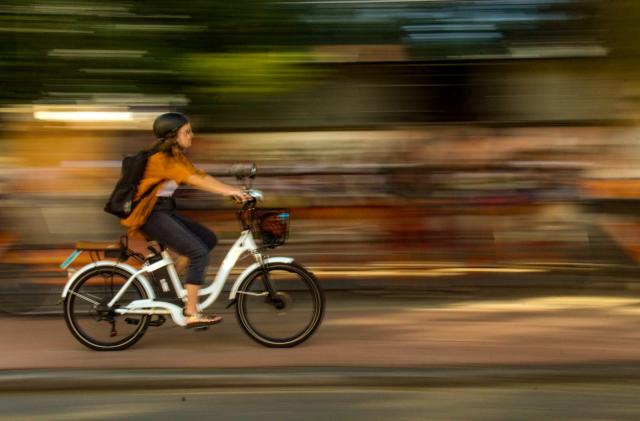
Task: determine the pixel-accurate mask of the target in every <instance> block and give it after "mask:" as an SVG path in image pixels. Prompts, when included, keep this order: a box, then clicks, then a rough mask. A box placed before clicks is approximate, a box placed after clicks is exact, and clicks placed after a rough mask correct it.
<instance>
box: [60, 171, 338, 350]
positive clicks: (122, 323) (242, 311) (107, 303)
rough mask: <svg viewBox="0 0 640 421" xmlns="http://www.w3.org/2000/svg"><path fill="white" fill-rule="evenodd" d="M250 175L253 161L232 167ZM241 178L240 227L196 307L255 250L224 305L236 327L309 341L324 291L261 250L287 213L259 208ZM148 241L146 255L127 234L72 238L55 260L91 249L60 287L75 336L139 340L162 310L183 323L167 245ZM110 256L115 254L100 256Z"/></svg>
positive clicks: (276, 236) (275, 342) (86, 341)
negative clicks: (115, 238)
mask: <svg viewBox="0 0 640 421" xmlns="http://www.w3.org/2000/svg"><path fill="white" fill-rule="evenodd" d="M255 175H256V169H255V165H254V166H253V167H252V168H251V169H250V170H249V171H239V172H237V173H236V177H237V178H238V179H241V180H243V182H245V181H246V179H250V180H251V182H252V181H253V179H254V178H255ZM244 185H245V189H246V191H247V192H248V193H249V194H250V195H251V196H252V197H253V199H252V200H251V201H249V202H246V203H245V204H244V205H243V207H242V209H241V210H240V211H238V217H239V219H240V223H241V225H242V232H241V234H240V237H239V238H238V239H237V240H236V242H235V243H234V244H233V246H232V247H231V249H230V250H229V252H228V253H227V255H226V257H225V258H224V260H223V261H222V264H221V265H220V268H219V269H218V272H217V274H216V277H215V280H214V281H213V282H212V283H211V284H210V285H209V286H207V287H206V288H202V289H201V290H200V292H199V295H201V296H203V297H206V298H204V300H203V301H202V302H201V303H200V304H199V309H200V310H204V309H206V308H207V307H209V306H210V305H211V304H213V303H214V302H215V301H216V299H217V298H218V296H219V295H220V293H221V292H222V289H223V286H224V285H225V282H226V280H227V277H228V276H229V274H230V273H231V270H232V269H233V268H234V266H235V265H236V263H237V262H238V260H241V258H244V257H247V256H253V257H254V259H255V262H254V263H253V264H251V265H250V266H249V267H247V268H246V269H245V270H244V271H243V272H242V273H241V274H240V275H239V276H238V277H237V279H236V280H235V282H234V283H233V286H232V287H231V290H230V292H229V304H228V305H227V308H229V307H230V306H232V305H235V306H236V317H237V319H238V322H239V323H240V326H242V328H243V329H244V331H245V332H246V333H247V334H248V335H249V336H250V337H251V338H252V339H253V340H255V341H256V342H258V343H260V344H262V345H264V346H268V347H292V346H295V345H298V344H300V343H302V342H304V341H305V340H307V339H308V338H309V337H310V336H311V335H312V334H313V333H314V332H315V331H316V329H317V328H318V326H319V325H320V323H321V321H322V318H323V316H324V306H325V303H324V294H323V292H322V289H321V288H320V285H319V284H318V281H317V279H316V278H315V276H314V275H313V273H311V272H309V271H308V270H307V269H305V268H304V267H303V266H301V265H299V264H298V263H296V262H294V259H293V258H290V257H268V256H266V255H265V254H264V252H265V251H266V250H267V249H271V248H275V247H277V246H280V245H282V244H284V242H285V240H286V238H287V235H288V226H289V212H288V211H287V210H282V209H280V210H277V209H258V208H257V202H258V200H259V199H261V198H262V193H261V192H260V191H258V190H254V189H252V188H251V185H249V186H247V185H246V183H245V184H244ZM254 233H255V234H257V235H256V237H257V238H258V239H259V240H261V245H260V246H259V245H258V244H256V240H255V238H254ZM150 244H151V243H150ZM150 244H149V245H148V249H149V250H150V251H151V254H150V255H148V256H146V257H145V256H143V255H141V254H139V253H137V252H135V251H133V250H131V249H129V247H128V244H127V237H126V236H123V237H122V238H121V239H120V241H119V242H116V243H88V242H82V243H77V244H76V250H75V251H74V252H73V253H71V255H70V256H69V257H68V258H67V259H66V260H65V262H63V263H62V264H61V265H60V267H61V268H63V269H67V267H69V265H70V264H71V263H72V262H73V261H74V259H75V258H76V257H77V256H78V255H80V254H81V253H82V252H89V253H91V257H92V263H89V264H87V265H85V266H83V267H82V268H80V269H78V270H77V271H76V272H75V273H73V275H72V276H71V277H70V279H69V281H68V282H67V284H66V285H65V287H64V290H63V291H62V303H63V306H64V317H65V321H66V322H67V325H68V327H69V329H70V331H71V333H72V334H73V336H74V337H75V338H76V339H77V340H78V341H80V343H82V344H83V345H85V346H87V347H89V348H91V349H94V350H97V351H117V350H122V349H126V348H128V347H130V346H132V345H133V344H135V343H136V342H138V341H139V340H140V339H141V338H142V336H143V335H144V334H145V332H146V331H147V328H148V327H149V326H160V325H162V324H163V323H164V322H165V321H166V317H165V316H166V315H169V316H170V317H171V319H172V320H173V322H174V323H175V324H177V325H179V326H184V325H185V321H186V318H185V316H184V315H183V308H184V300H185V299H186V290H185V289H184V288H183V285H182V283H181V281H180V279H179V277H178V274H177V272H176V270H175V267H174V265H173V260H172V258H171V256H170V255H169V253H168V252H167V250H166V249H165V248H164V247H163V246H162V245H159V249H157V248H156V247H154V246H152V245H150ZM109 257H111V258H117V260H115V261H114V260H105V259H106V258H109ZM129 259H133V260H135V261H137V262H138V263H140V264H142V267H141V268H140V269H135V268H134V267H133V266H131V265H129V264H127V263H126V261H127V260H129Z"/></svg>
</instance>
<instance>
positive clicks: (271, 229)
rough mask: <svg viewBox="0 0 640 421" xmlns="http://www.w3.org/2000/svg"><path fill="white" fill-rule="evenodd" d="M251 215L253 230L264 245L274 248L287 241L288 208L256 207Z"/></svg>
mask: <svg viewBox="0 0 640 421" xmlns="http://www.w3.org/2000/svg"><path fill="white" fill-rule="evenodd" d="M253 216H254V221H253V232H254V234H255V236H256V237H257V238H259V239H261V240H262V245H263V246H264V247H268V248H276V247H278V246H281V245H283V244H284V243H285V242H286V241H287V237H288V236H289V209H256V210H255V211H254V213H253Z"/></svg>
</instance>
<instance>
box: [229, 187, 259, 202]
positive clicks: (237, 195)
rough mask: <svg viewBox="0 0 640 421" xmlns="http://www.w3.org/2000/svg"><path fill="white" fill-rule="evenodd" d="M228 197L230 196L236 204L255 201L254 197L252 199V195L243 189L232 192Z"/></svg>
mask: <svg viewBox="0 0 640 421" xmlns="http://www.w3.org/2000/svg"><path fill="white" fill-rule="evenodd" d="M228 196H230V197H231V198H232V199H233V200H234V201H235V202H236V203H245V202H248V201H250V200H253V197H251V195H250V194H248V193H247V192H245V191H244V190H241V189H233V190H231V191H230V192H229V194H228Z"/></svg>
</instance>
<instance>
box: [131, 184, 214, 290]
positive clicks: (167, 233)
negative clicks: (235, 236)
mask: <svg viewBox="0 0 640 421" xmlns="http://www.w3.org/2000/svg"><path fill="white" fill-rule="evenodd" d="M175 203H176V202H175V200H174V199H173V198H171V197H160V198H158V202H157V203H156V205H155V207H154V208H153V211H152V212H151V215H150V216H149V219H147V222H145V224H144V225H143V226H142V227H140V231H142V232H143V233H144V234H145V235H146V236H147V238H148V239H149V240H154V241H157V242H158V243H161V244H163V245H165V246H166V247H168V248H170V249H171V250H173V251H175V252H176V253H178V254H181V255H183V256H187V257H188V258H189V269H188V270H187V277H186V280H185V283H187V284H193V285H202V284H203V283H204V276H205V273H206V269H207V264H208V263H209V252H210V251H211V250H212V249H213V247H215V245H216V243H217V242H218V238H217V237H216V235H215V234H214V233H213V232H211V230H209V229H208V228H207V227H205V226H204V225H202V224H199V223H197V222H195V221H193V220H191V219H189V218H187V217H185V216H182V215H178V214H177V213H176V204H175Z"/></svg>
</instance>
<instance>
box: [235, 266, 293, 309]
mask: <svg viewBox="0 0 640 421" xmlns="http://www.w3.org/2000/svg"><path fill="white" fill-rule="evenodd" d="M264 262H265V263H266V264H267V265H268V264H269V263H291V262H293V257H269V258H267V259H264ZM259 267H260V265H259V264H258V263H257V262H256V263H254V264H252V265H251V266H249V267H248V268H246V269H245V270H244V271H243V272H242V273H241V274H240V276H238V278H237V279H236V281H235V282H234V283H233V287H232V288H231V292H230V293H229V299H230V300H235V298H236V293H237V292H238V288H240V284H242V281H244V280H245V279H246V278H247V276H249V274H250V273H251V272H253V271H254V270H256V269H257V268H259Z"/></svg>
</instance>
